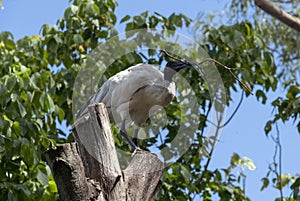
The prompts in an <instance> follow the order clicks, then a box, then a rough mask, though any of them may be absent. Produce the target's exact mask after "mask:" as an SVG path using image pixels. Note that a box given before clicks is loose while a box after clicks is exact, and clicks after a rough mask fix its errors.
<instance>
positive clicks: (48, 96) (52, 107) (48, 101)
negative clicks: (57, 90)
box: [46, 93, 55, 112]
mask: <svg viewBox="0 0 300 201" xmlns="http://www.w3.org/2000/svg"><path fill="white" fill-rule="evenodd" d="M46 97H47V102H46V103H47V107H48V109H50V112H53V111H54V110H55V105H54V102H53V100H52V98H51V96H50V95H49V93H47V94H46Z"/></svg>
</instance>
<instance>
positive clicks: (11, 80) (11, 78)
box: [4, 75, 17, 91]
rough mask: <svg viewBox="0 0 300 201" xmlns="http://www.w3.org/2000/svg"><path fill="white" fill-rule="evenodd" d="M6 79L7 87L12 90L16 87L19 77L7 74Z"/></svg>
mask: <svg viewBox="0 0 300 201" xmlns="http://www.w3.org/2000/svg"><path fill="white" fill-rule="evenodd" d="M6 78H7V79H6V81H5V82H4V84H5V85H6V88H7V89H8V90H9V91H11V90H13V88H14V87H15V85H16V83H17V78H16V76H15V75H12V76H7V77H6Z"/></svg>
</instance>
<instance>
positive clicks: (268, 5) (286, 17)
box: [254, 0, 300, 32]
mask: <svg viewBox="0 0 300 201" xmlns="http://www.w3.org/2000/svg"><path fill="white" fill-rule="evenodd" d="M254 2H255V5H256V6H258V7H259V8H261V9H262V10H264V11H265V12H266V13H268V14H270V15H271V16H273V17H275V18H276V19H278V20H280V21H281V22H283V23H284V24H286V25H288V26H289V27H291V28H293V29H295V30H296V31H299V32H300V19H299V18H296V17H293V16H291V15H290V14H288V13H286V12H285V11H283V10H281V9H280V8H279V7H278V6H276V5H275V4H273V3H272V2H271V1H269V0H254Z"/></svg>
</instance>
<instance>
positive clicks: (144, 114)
mask: <svg viewBox="0 0 300 201" xmlns="http://www.w3.org/2000/svg"><path fill="white" fill-rule="evenodd" d="M190 67H192V65H191V64H190V63H187V62H181V61H170V62H168V63H167V65H166V67H165V68H164V73H162V72H161V71H159V70H158V69H156V68H155V67H154V66H152V65H149V64H137V65H135V66H132V67H130V68H128V69H126V70H124V71H121V72H119V73H117V74H116V75H114V76H112V77H111V78H110V79H108V80H107V81H106V82H105V83H104V84H103V85H102V87H101V88H100V89H99V90H98V91H97V93H95V94H94V95H93V96H91V97H90V98H89V100H88V102H87V103H86V104H85V105H83V106H82V108H81V109H80V110H79V112H78V113H77V118H78V117H81V116H83V115H84V114H86V113H87V111H88V110H87V106H88V105H90V104H93V103H99V102H102V103H104V104H105V105H106V107H107V109H108V112H109V117H110V121H111V122H114V123H116V124H117V125H118V126H119V127H120V133H121V135H122V136H123V137H124V138H125V140H126V141H127V142H128V143H129V145H130V146H131V147H132V148H133V149H134V150H135V149H137V148H138V147H137V145H136V137H137V134H138V131H139V128H140V127H141V126H142V125H143V124H144V123H145V122H146V120H147V118H148V117H149V111H150V109H151V108H152V107H153V106H156V105H160V106H162V107H164V106H167V105H168V104H169V103H170V102H171V100H172V99H173V97H174V95H175V83H174V82H173V81H172V78H173V76H174V74H175V73H176V72H178V71H180V70H181V69H184V68H190ZM152 109H153V108H152ZM132 123H134V124H135V129H134V139H133V141H132V140H131V139H130V138H129V137H128V135H127V134H126V130H125V129H126V128H127V127H128V126H129V125H131V124H132Z"/></svg>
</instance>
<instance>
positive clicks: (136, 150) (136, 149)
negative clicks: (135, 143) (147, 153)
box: [131, 147, 142, 157]
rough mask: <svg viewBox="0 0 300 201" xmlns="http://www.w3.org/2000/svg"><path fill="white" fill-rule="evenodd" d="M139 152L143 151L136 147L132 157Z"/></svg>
mask: <svg viewBox="0 0 300 201" xmlns="http://www.w3.org/2000/svg"><path fill="white" fill-rule="evenodd" d="M139 151H142V149H141V148H139V147H135V149H134V151H133V153H132V154H131V157H133V156H134V155H135V154H136V153H137V152H139Z"/></svg>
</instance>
